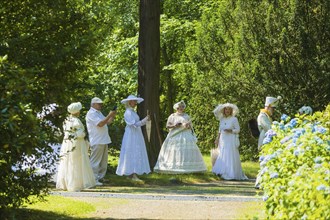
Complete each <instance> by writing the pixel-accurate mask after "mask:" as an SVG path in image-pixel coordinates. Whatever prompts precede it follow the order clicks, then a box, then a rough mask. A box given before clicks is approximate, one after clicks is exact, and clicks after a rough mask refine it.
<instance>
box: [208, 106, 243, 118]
mask: <svg viewBox="0 0 330 220" xmlns="http://www.w3.org/2000/svg"><path fill="white" fill-rule="evenodd" d="M225 108H231V109H233V114H232V115H233V116H236V115H237V114H238V112H239V110H238V107H237V106H236V105H234V104H231V103H225V104H219V105H218V106H217V107H216V108H215V109H214V110H213V113H214V116H215V117H216V118H217V119H218V120H220V119H221V118H222V117H223V116H224V109H225Z"/></svg>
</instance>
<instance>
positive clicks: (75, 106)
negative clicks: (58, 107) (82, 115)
mask: <svg viewBox="0 0 330 220" xmlns="http://www.w3.org/2000/svg"><path fill="white" fill-rule="evenodd" d="M81 108H82V105H81V103H80V102H73V103H71V104H70V105H69V106H68V112H69V113H70V114H75V113H78V112H79V111H80V110H81Z"/></svg>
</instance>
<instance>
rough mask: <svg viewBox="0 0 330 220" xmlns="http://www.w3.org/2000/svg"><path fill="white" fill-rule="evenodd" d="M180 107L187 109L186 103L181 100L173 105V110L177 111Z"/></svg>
mask: <svg viewBox="0 0 330 220" xmlns="http://www.w3.org/2000/svg"><path fill="white" fill-rule="evenodd" d="M179 106H183V108H186V103H184V101H182V100H181V101H180V102H177V103H175V104H174V105H173V109H175V110H177V109H178V108H179Z"/></svg>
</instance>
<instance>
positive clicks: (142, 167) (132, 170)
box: [116, 95, 151, 181]
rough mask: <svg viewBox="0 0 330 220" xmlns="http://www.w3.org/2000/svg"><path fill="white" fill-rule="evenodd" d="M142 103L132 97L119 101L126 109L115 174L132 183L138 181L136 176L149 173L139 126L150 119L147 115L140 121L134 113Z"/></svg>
mask: <svg viewBox="0 0 330 220" xmlns="http://www.w3.org/2000/svg"><path fill="white" fill-rule="evenodd" d="M142 101H143V98H140V97H136V96H134V95H129V96H128V97H127V98H126V99H123V100H122V101H121V103H123V104H125V107H126V111H125V113H124V119H125V123H126V127H125V133H124V137H123V141H122V145H121V150H120V155H119V162H118V167H117V170H116V174H117V175H119V176H124V175H125V176H128V177H129V178H131V179H132V180H134V181H139V180H140V179H139V178H138V176H137V175H142V174H148V173H150V172H151V170H150V165H149V160H148V154H147V149H146V144H145V141H144V137H143V134H142V130H141V126H144V125H145V124H146V123H147V121H148V120H150V117H149V115H147V116H146V117H145V118H144V119H142V120H141V119H140V117H139V115H138V114H137V113H136V112H135V111H134V108H135V107H136V105H137V104H138V103H141V102H142Z"/></svg>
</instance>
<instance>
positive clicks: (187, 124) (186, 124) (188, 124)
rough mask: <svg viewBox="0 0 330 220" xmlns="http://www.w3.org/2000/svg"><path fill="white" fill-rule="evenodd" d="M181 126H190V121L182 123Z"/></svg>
mask: <svg viewBox="0 0 330 220" xmlns="http://www.w3.org/2000/svg"><path fill="white" fill-rule="evenodd" d="M183 126H184V127H185V128H190V127H191V126H190V122H187V123H184V124H183Z"/></svg>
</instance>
